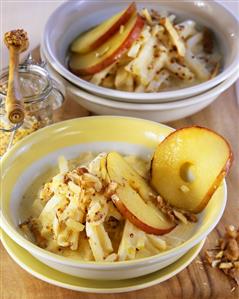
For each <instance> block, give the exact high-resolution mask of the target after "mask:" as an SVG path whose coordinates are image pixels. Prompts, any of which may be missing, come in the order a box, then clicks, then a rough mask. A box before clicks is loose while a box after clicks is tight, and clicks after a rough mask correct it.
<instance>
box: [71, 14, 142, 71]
mask: <svg viewBox="0 0 239 299" xmlns="http://www.w3.org/2000/svg"><path fill="white" fill-rule="evenodd" d="M144 23H145V22H144V20H143V18H141V17H140V16H139V15H137V19H136V22H135V25H134V27H133V28H132V30H131V31H130V33H129V35H128V36H127V37H126V38H125V40H124V42H123V43H122V44H121V45H120V47H119V48H118V49H116V51H115V52H113V53H112V54H111V55H110V56H108V57H106V58H105V59H104V60H103V61H101V62H99V63H98V64H96V65H93V66H91V67H89V68H85V69H74V68H73V67H71V66H70V65H69V69H70V71H71V72H72V73H74V74H75V75H93V74H95V73H98V72H100V71H101V70H103V69H105V68H106V67H108V66H109V65H111V64H112V63H114V62H115V61H117V60H118V59H119V58H120V57H121V56H122V55H123V54H124V53H125V52H126V51H127V50H128V49H129V48H130V47H131V45H132V43H133V42H134V41H135V40H136V39H137V38H138V37H139V35H140V33H141V31H142V29H143V26H144Z"/></svg>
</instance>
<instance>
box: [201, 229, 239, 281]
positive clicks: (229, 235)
mask: <svg viewBox="0 0 239 299" xmlns="http://www.w3.org/2000/svg"><path fill="white" fill-rule="evenodd" d="M205 256H206V260H207V262H208V263H209V264H210V265H211V266H212V267H213V268H218V269H220V270H222V271H223V272H224V273H225V274H226V275H228V276H230V277H231V278H232V279H233V280H234V281H235V282H236V284H237V285H239V229H238V230H236V228H235V227H234V226H233V225H230V226H228V227H227V228H226V233H225V235H224V237H223V238H220V239H219V241H218V246H217V247H216V248H215V249H213V250H210V251H209V250H207V251H206V253H205Z"/></svg>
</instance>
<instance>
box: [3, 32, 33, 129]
mask: <svg viewBox="0 0 239 299" xmlns="http://www.w3.org/2000/svg"><path fill="white" fill-rule="evenodd" d="M4 42H5V44H6V46H7V47H8V49H9V77H8V88H7V96H6V111H7V116H8V119H9V121H10V122H12V123H14V124H16V123H21V122H23V120H24V114H25V113H24V105H23V100H22V99H23V96H22V94H21V90H20V82H19V73H18V66H19V56H20V53H21V52H23V51H25V50H26V49H27V48H28V46H29V42H28V37H27V33H26V32H25V31H24V30H22V29H21V30H20V29H18V30H13V31H10V32H7V33H5V35H4Z"/></svg>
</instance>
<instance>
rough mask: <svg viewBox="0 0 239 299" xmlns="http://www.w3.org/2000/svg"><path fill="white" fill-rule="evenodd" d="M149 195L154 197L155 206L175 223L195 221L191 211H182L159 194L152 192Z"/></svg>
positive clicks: (195, 217)
mask: <svg viewBox="0 0 239 299" xmlns="http://www.w3.org/2000/svg"><path fill="white" fill-rule="evenodd" d="M150 196H151V197H153V198H154V199H156V202H157V206H158V207H159V209H160V210H161V211H162V212H163V213H165V214H166V215H167V216H168V218H169V219H170V220H172V221H173V222H175V223H179V222H182V223H184V224H186V223H187V222H188V221H189V222H197V216H196V215H195V214H193V213H190V212H187V211H184V210H182V209H178V208H175V207H172V206H171V205H170V204H169V203H167V202H166V201H165V200H164V199H163V198H162V197H161V196H160V195H158V196H156V197H155V195H153V194H150Z"/></svg>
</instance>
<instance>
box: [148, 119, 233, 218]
mask: <svg viewBox="0 0 239 299" xmlns="http://www.w3.org/2000/svg"><path fill="white" fill-rule="evenodd" d="M189 128H198V129H202V130H207V131H209V132H211V133H213V134H216V135H218V136H220V137H221V138H222V139H223V140H224V141H225V143H226V144H227V147H228V149H229V153H230V154H229V157H228V160H227V161H226V164H225V165H224V167H223V168H222V169H221V171H220V173H219V174H218V176H217V178H216V179H215V181H214V183H213V185H212V186H211V187H210V188H209V190H208V192H207V193H206V195H205V197H204V198H203V199H202V201H201V203H200V204H199V205H198V206H196V207H195V209H194V210H193V211H190V212H193V213H195V214H197V213H200V212H202V210H203V209H204V208H205V207H206V206H207V204H208V202H209V200H210V199H211V198H212V196H213V194H214V193H215V191H216V190H217V188H218V187H219V186H220V184H221V182H222V180H223V179H224V178H225V177H226V175H227V174H228V172H229V170H230V168H231V166H232V162H233V160H234V157H233V152H232V150H231V147H230V144H229V143H228V141H227V140H226V139H225V138H224V137H223V136H222V135H220V134H218V133H215V132H214V131H213V130H210V129H208V128H205V127H201V126H196V125H195V126H188V127H184V128H181V129H178V130H177V131H179V130H184V129H189ZM174 133H175V131H173V132H171V133H170V134H169V135H168V136H166V138H165V139H164V140H163V141H162V142H161V143H163V142H165V141H166V140H167V138H169V137H170V136H171V135H172V134H174ZM153 160H154V156H153V158H152V160H151V165H150V177H151V178H150V181H151V180H152V167H153V166H152V165H153ZM151 187H152V188H153V189H154V190H155V188H154V187H153V186H152V185H151Z"/></svg>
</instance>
